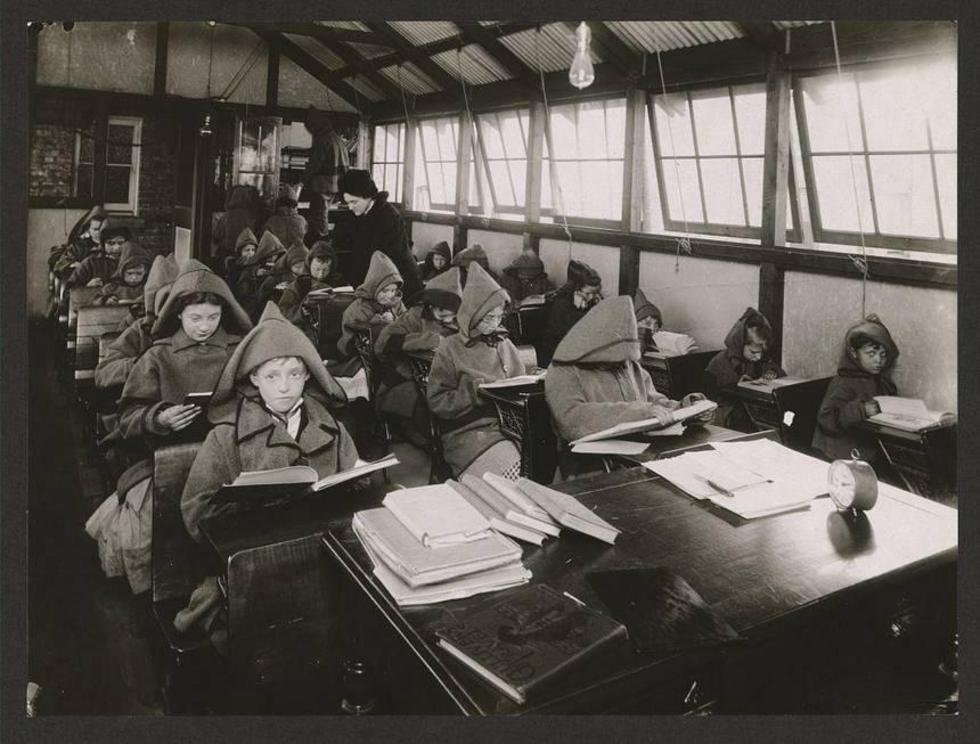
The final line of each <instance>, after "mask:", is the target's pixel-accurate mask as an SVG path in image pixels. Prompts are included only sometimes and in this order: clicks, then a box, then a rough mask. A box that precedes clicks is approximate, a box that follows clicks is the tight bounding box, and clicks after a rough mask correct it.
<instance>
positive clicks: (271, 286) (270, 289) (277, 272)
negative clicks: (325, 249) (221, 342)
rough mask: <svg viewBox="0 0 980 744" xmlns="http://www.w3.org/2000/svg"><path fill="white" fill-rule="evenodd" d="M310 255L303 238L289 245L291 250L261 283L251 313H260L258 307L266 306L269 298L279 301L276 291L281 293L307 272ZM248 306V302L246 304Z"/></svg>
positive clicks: (254, 314) (277, 262)
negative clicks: (307, 259) (307, 261)
mask: <svg viewBox="0 0 980 744" xmlns="http://www.w3.org/2000/svg"><path fill="white" fill-rule="evenodd" d="M309 255H310V251H309V249H307V247H306V246H305V245H303V241H302V240H297V241H296V242H294V243H293V244H292V245H290V246H289V250H287V251H286V252H285V253H283V254H282V255H281V256H280V257H279V260H278V261H276V263H275V266H273V268H272V273H271V274H269V276H267V277H266V278H265V279H264V280H263V281H262V284H260V285H259V291H258V294H257V295H256V298H255V303H254V307H253V309H252V311H250V312H249V315H251V316H253V317H254V316H256V315H258V308H261V307H265V303H267V302H269V300H274V301H277V300H278V299H279V297H276V296H275V295H276V293H277V292H278V293H280V295H281V293H282V292H283V291H284V290H285V289H286V287H288V286H289V285H290V283H291V282H293V281H294V280H295V279H296V278H297V277H300V276H303V275H304V274H306V258H307V256H309ZM246 307H248V304H246Z"/></svg>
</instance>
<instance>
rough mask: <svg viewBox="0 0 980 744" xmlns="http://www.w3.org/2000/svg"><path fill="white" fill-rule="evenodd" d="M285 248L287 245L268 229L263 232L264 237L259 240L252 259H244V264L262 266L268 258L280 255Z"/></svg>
mask: <svg viewBox="0 0 980 744" xmlns="http://www.w3.org/2000/svg"><path fill="white" fill-rule="evenodd" d="M285 250H286V247H285V246H284V245H283V244H282V242H281V241H280V240H279V238H277V237H276V236H275V233H273V232H271V231H269V230H266V231H265V232H264V233H262V239H261V240H259V246H258V248H256V249H255V255H254V256H252V258H251V260H249V261H243V262H242V266H254V265H255V264H258V265H259V266H261V265H262V264H264V263H265V262H266V261H267V260H268V259H270V258H272V257H274V256H278V255H279V254H280V253H282V252H284V251H285Z"/></svg>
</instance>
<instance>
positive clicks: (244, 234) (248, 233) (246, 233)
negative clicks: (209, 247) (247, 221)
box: [235, 227, 259, 253]
mask: <svg viewBox="0 0 980 744" xmlns="http://www.w3.org/2000/svg"><path fill="white" fill-rule="evenodd" d="M246 245H254V246H256V249H257V248H258V245H259V239H258V238H257V237H255V233H254V232H252V228H250V227H246V228H245V229H244V230H242V231H241V232H240V233H238V237H237V238H236V239H235V253H241V252H242V247H243V246H246Z"/></svg>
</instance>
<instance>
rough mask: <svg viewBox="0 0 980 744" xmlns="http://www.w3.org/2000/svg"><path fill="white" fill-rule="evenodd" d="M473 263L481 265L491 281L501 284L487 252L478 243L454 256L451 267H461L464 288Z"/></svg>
mask: <svg viewBox="0 0 980 744" xmlns="http://www.w3.org/2000/svg"><path fill="white" fill-rule="evenodd" d="M472 263H478V264H480V268H482V269H483V270H484V271H485V272H486V273H487V275H488V276H489V277H490V278H491V279H493V280H494V281H495V282H497V283H498V284H499V283H500V280H499V279H498V278H497V275H496V274H494V273H493V272H492V271H491V270H490V259H489V258H487V252H486V251H485V250H483V246H482V245H480V244H479V243H476V244H474V245H471V246H470V247H469V248H464V249H463V250H461V251H460V252H459V253H457V254H456V255H455V256H453V260H452V264H451V265H452V266H458V267H459V271H460V278H461V281H462V282H463V286H464V287H465V286H466V275H467V272H468V271H469V268H470V264H472Z"/></svg>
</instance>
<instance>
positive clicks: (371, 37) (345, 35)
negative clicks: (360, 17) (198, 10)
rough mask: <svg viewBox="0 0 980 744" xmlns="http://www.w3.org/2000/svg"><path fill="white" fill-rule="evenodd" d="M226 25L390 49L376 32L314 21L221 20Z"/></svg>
mask: <svg viewBox="0 0 980 744" xmlns="http://www.w3.org/2000/svg"><path fill="white" fill-rule="evenodd" d="M221 22H222V23H224V24H225V25H227V26H240V27H243V28H264V29H265V30H266V31H271V32H273V33H280V34H295V35H296V36H309V37H310V38H312V39H321V40H322V39H325V38H326V39H331V40H334V39H337V40H340V41H346V42H355V43H358V44H374V45H376V46H383V47H386V48H389V49H391V48H392V45H391V43H390V42H389V41H388V40H387V39H385V38H383V37H382V36H380V35H379V34H376V33H375V32H374V31H358V30H357V29H350V28H334V27H333V26H322V25H320V24H319V23H314V22H306V23H302V22H288V21H277V22H272V21H252V22H250V23H244V22H236V21H221Z"/></svg>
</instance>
